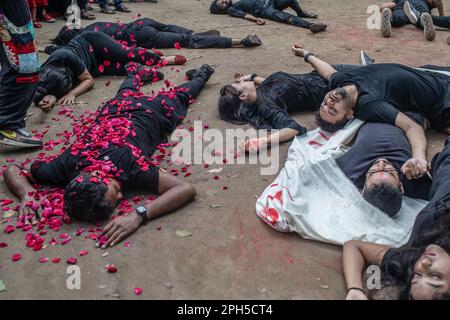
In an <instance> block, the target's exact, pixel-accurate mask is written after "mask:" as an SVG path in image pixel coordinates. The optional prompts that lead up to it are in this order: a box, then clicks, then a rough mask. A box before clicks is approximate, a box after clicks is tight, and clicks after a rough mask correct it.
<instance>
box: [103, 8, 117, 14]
mask: <svg viewBox="0 0 450 320" xmlns="http://www.w3.org/2000/svg"><path fill="white" fill-rule="evenodd" d="M100 12H101V13H104V14H115V13H116V12H115V11H114V10H113V9H111V8H110V7H105V8H101V9H100Z"/></svg>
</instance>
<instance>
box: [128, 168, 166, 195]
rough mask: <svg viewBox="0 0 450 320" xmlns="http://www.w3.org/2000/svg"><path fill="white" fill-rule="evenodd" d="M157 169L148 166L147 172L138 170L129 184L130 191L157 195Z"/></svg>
mask: <svg viewBox="0 0 450 320" xmlns="http://www.w3.org/2000/svg"><path fill="white" fill-rule="evenodd" d="M158 170H159V169H158V167H153V166H150V167H149V168H148V170H147V171H142V170H140V171H139V173H137V174H136V176H135V177H134V179H133V181H132V182H131V183H130V185H131V189H139V190H145V191H147V192H150V193H152V194H158V187H159V171H158Z"/></svg>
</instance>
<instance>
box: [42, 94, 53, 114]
mask: <svg viewBox="0 0 450 320" xmlns="http://www.w3.org/2000/svg"><path fill="white" fill-rule="evenodd" d="M55 104H56V97H55V96H53V95H47V96H45V97H44V98H42V100H41V101H39V104H38V106H39V108H41V110H42V111H44V112H45V113H48V112H50V111H51V110H52V108H53V106H54V105H55Z"/></svg>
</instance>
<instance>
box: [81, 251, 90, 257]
mask: <svg viewBox="0 0 450 320" xmlns="http://www.w3.org/2000/svg"><path fill="white" fill-rule="evenodd" d="M88 253H89V251H87V250H81V251H80V256H82V257H83V256H85V255H87V254H88Z"/></svg>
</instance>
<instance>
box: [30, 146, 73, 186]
mask: <svg viewBox="0 0 450 320" xmlns="http://www.w3.org/2000/svg"><path fill="white" fill-rule="evenodd" d="M72 160H73V159H72V157H71V154H70V149H68V150H66V151H64V152H63V153H62V154H60V155H59V156H58V157H56V158H54V159H53V160H51V161H49V162H44V161H35V162H33V163H32V164H31V168H30V173H31V176H32V177H33V179H34V180H35V181H36V182H38V183H40V184H46V185H52V186H65V185H67V184H68V183H69V182H70V180H72V175H73V174H75V170H74V169H75V168H74V165H71V163H72V164H74V163H76V161H72ZM66 168H68V170H66Z"/></svg>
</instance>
